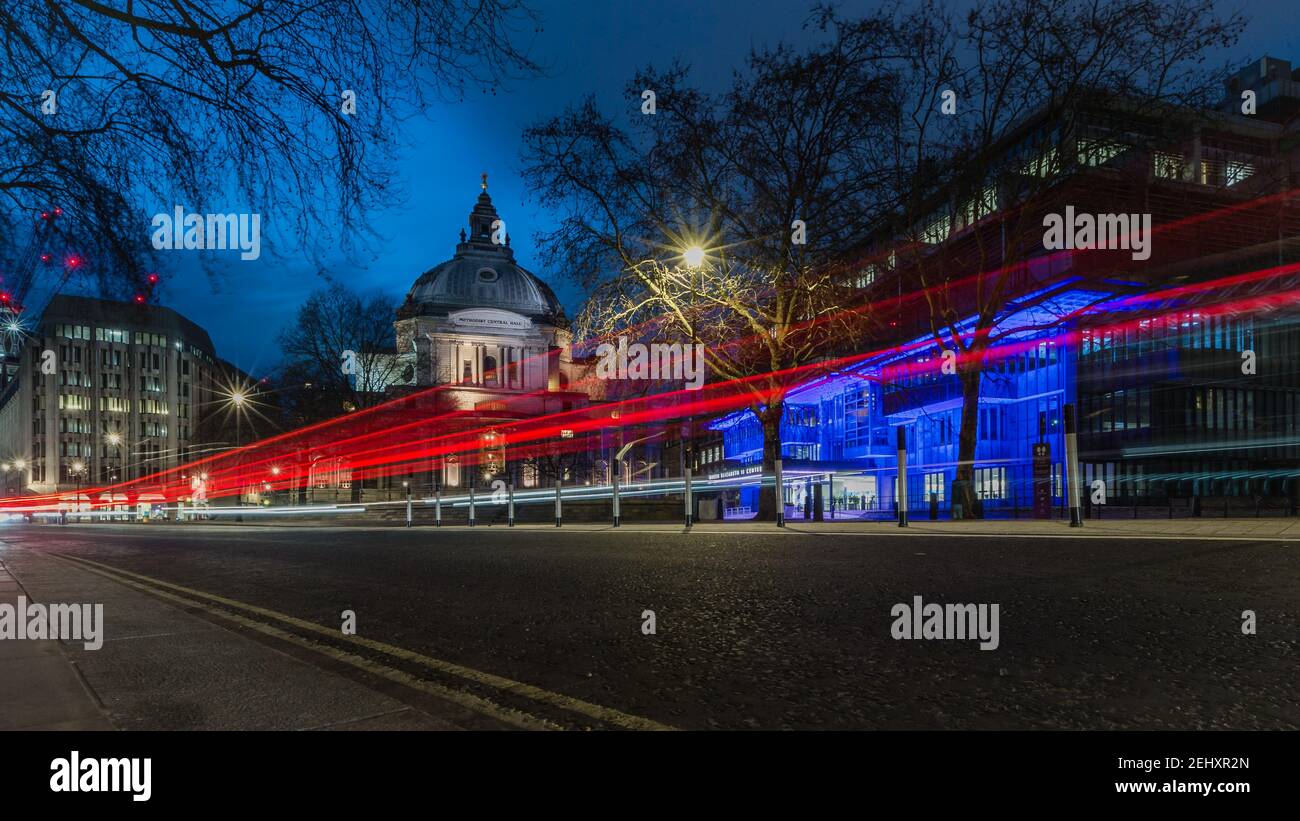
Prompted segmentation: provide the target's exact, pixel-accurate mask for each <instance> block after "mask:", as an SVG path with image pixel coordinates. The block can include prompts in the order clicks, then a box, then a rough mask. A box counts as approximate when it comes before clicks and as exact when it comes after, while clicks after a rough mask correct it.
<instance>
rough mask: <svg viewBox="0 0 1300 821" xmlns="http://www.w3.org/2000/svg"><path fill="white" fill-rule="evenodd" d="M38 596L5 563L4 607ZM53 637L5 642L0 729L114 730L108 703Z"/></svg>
mask: <svg viewBox="0 0 1300 821" xmlns="http://www.w3.org/2000/svg"><path fill="white" fill-rule="evenodd" d="M19 596H25V597H26V598H27V600H29V601H30V600H32V599H33V598H35V597H34V596H33V595H32V592H31V591H30V590H29V589H27V588H26V587H24V586H23V585H22V584H21V583H19V581H18V579H16V578H15V577H14V575H13V573H12V572H11V570H10V568H9V567H8V566H6V564H5V563H4V562H3V561H0V605H9V606H11V607H16V606H17V604H18V598H19ZM59 645H60V642H58V641H56V640H53V639H33V640H23V641H18V640H16V639H15V640H12V641H0V730H111V729H112V728H113V724H112V723H111V722H110V721H109V719H108V717H107V716H106V714H105V712H104V709H103V705H102V704H100V703H99V699H98V698H96V696H95V694H94V693H93V692H92V691H91V690H90V689H89V687H88V686H87V684H86V682H85V679H84V678H83V677H82V675H81V673H80V671H79V670H78V668H77V667H76V665H75V664H74V663H73V662H72V660H71V659H70V658H68V656H67V654H66V653H65V652H64V651H63V649H62V648H61V647H60V646H59Z"/></svg>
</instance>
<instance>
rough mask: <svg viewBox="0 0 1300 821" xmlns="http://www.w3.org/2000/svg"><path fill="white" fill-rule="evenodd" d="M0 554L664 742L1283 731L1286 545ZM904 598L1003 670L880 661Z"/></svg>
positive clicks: (158, 530) (1045, 543)
mask: <svg viewBox="0 0 1300 821" xmlns="http://www.w3.org/2000/svg"><path fill="white" fill-rule="evenodd" d="M6 544H8V545H12V546H17V547H20V548H28V549H32V550H37V551H43V552H49V553H56V554H61V555H68V556H76V557H81V558H85V559H92V560H94V561H96V562H100V563H103V564H104V565H107V566H109V567H112V568H117V569H121V570H126V571H131V572H134V573H138V574H143V575H145V576H148V577H151V578H153V579H159V580H164V581H167V582H171V583H174V584H178V585H183V586H185V587H186V588H189V589H193V590H198V591H204V592H207V593H210V594H216V595H219V596H222V597H226V598H229V599H232V600H235V601H237V602H240V603H244V604H247V605H253V606H257V607H262V608H269V609H271V610H274V611H276V612H278V613H282V614H286V615H289V616H293V617H296V618H298V619H302V620H305V621H308V622H312V623H315V624H319V625H323V626H326V627H330V628H337V627H338V626H339V624H340V619H341V613H342V611H344V610H353V611H355V613H356V619H357V634H358V636H362V637H367V638H370V639H374V640H376V641H380V642H385V643H387V644H391V645H396V646H397V647H400V648H405V649H407V650H411V651H415V652H417V653H420V654H423V655H425V656H428V657H432V658H435V659H439V660H443V661H446V662H451V663H453V664H455V665H463V666H464V667H468V668H471V669H472V670H475V671H482V672H484V673H489V674H494V675H496V676H504V677H507V678H509V679H513V680H515V681H519V682H524V683H526V684H529V685H534V686H535V687H539V688H544V689H545V690H546V691H548V692H550V693H555V694H560V695H563V696H569V697H574V698H578V699H582V700H583V701H586V702H590V703H592V704H595V705H601V706H604V707H609V708H613V709H615V710H618V711H622V712H623V713H626V714H628V715H632V716H640V717H644V718H647V719H651V720H653V721H655V722H660V723H663V724H667V725H671V726H673V727H680V728H765V729H766V728H828V729H829V728H855V729H861V728H926V729H997V728H1079V729H1082V728H1096V729H1119V728H1130V729H1168V728H1177V729H1200V728H1240V729H1252V728H1293V729H1294V728H1297V727H1300V676H1297V675H1296V671H1297V669H1300V652H1298V651H1300V546H1297V545H1296V544H1295V543H1282V542H1267V541H1259V542H1250V541H1173V540H1161V541H1157V540H1148V541H1143V540H1118V539H1117V540H1104V539H1091V540H1085V539H1070V538H1059V537H1048V538H1034V539H999V538H996V537H992V538H982V537H981V538H951V537H949V538H945V537H940V536H927V535H915V536H908V537H898V536H892V535H891V536H889V537H885V536H883V535H882V536H878V537H877V536H870V535H839V534H836V535H829V534H827V535H820V534H819V535H808V534H804V535H799V534H796V533H772V534H770V535H765V534H756V533H734V534H732V533H721V534H703V533H693V534H690V535H684V534H679V533H650V532H638V531H637V530H636V529H635V528H628V529H625V530H623V531H620V532H611V531H604V532H590V531H588V532H579V531H576V530H563V531H550V530H531V531H520V530H514V531H511V530H507V529H505V528H499V527H494V528H490V529H488V528H477V529H475V530H472V531H471V530H468V529H442V530H434V529H431V528H417V529H413V530H406V529H402V528H378V529H364V530H363V529H358V528H355V527H347V528H306V527H293V528H275V527H230V526H227V527H219V526H202V525H194V526H162V525H147V526H139V525H136V526H131V525H108V524H97V525H89V526H67V527H57V526H25V527H24V526H9V527H6V528H4V529H3V530H0V558H2V557H3V552H4V550H5V549H6V547H5V545H6ZM916 595H920V596H922V597H923V600H924V601H925V602H927V603H929V602H934V603H940V604H944V603H984V604H997V605H998V606H999V628H1000V629H999V634H1000V635H999V646H998V648H997V649H996V650H991V651H986V650H981V649H980V648H979V646H978V642H976V641H962V640H929V641H909V640H895V639H894V638H892V636H891V625H892V624H893V621H894V619H893V617H892V616H891V608H893V606H894V605H895V604H899V603H909V604H910V603H911V602H912V601H913V597H914V596H916ZM647 609H649V610H653V611H654V614H655V622H656V633H655V634H654V635H645V634H644V633H643V631H642V625H643V619H642V613H643V611H645V610H647ZM1244 610H1253V611H1255V613H1256V617H1257V620H1258V622H1257V624H1258V626H1257V629H1258V633H1257V634H1256V635H1243V633H1242V629H1241V625H1242V618H1241V614H1242V611H1244ZM430 675H431V674H430Z"/></svg>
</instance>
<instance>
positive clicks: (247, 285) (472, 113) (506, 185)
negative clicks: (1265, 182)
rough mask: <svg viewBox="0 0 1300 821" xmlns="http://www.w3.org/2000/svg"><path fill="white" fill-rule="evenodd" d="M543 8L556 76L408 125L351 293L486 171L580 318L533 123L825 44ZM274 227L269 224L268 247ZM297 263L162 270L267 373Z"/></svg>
mask: <svg viewBox="0 0 1300 821" xmlns="http://www.w3.org/2000/svg"><path fill="white" fill-rule="evenodd" d="M1296 3H1297V0H1249V1H1248V2H1241V3H1238V4H1225V8H1240V9H1242V10H1243V11H1245V13H1246V14H1247V15H1249V16H1250V17H1251V18H1252V19H1251V23H1250V25H1249V27H1248V29H1247V32H1246V36H1245V37H1244V38H1243V40H1242V42H1241V43H1240V44H1239V45H1238V47H1237V48H1235V49H1234V50H1233V51H1232V53H1231V54H1230V55H1229V54H1225V55H1223V56H1224V57H1229V56H1230V57H1232V58H1234V62H1240V63H1245V62H1246V61H1248V60H1250V59H1253V58H1257V57H1259V56H1262V55H1264V54H1270V55H1273V56H1276V57H1280V58H1282V59H1290V60H1292V61H1293V62H1300V24H1298V20H1300V18H1298V17H1297V14H1298V12H1297V6H1296ZM533 5H534V7H535V8H537V9H539V10H540V12H541V13H542V15H543V17H544V31H543V32H542V33H541V34H539V35H537V39H536V40H535V41H534V43H533V47H532V55H533V56H534V57H535V58H536V59H538V60H539V61H540V62H542V63H543V64H544V65H547V66H548V67H549V70H548V72H547V75H546V76H544V77H538V78H533V79H528V80H517V81H513V82H511V83H510V84H509V85H508V86H506V87H503V88H501V89H499V90H498V91H497V93H496V94H495V95H491V94H488V95H479V96H476V97H470V96H469V95H468V94H467V99H466V102H464V103H452V104H444V105H438V106H436V107H434V108H433V109H432V110H431V111H430V113H429V116H428V117H426V118H424V119H421V120H416V121H411V122H409V123H408V124H407V128H408V132H407V134H405V135H404V136H405V139H406V141H407V142H408V143H409V145H410V148H409V149H407V150H406V151H404V152H403V156H402V157H401V159H400V160H399V162H400V166H399V171H400V173H401V174H402V176H403V177H404V178H405V179H406V184H407V186H408V189H409V198H408V199H407V201H405V202H403V203H400V204H399V203H395V204H394V205H395V207H394V208H392V209H390V210H388V211H385V212H380V213H376V214H374V215H373V219H372V224H373V225H375V226H378V230H379V231H380V233H381V234H382V235H383V236H384V237H385V239H384V240H383V241H381V242H379V243H377V244H376V251H377V254H376V255H375V258H374V259H373V260H369V259H368V258H367V260H366V264H365V265H364V266H358V265H350V266H347V267H340V268H339V269H338V270H336V271H335V272H334V273H335V274H336V275H337V276H339V278H340V279H342V280H344V281H346V282H348V283H349V284H350V285H351V286H352V287H353V288H356V289H358V290H362V291H366V290H373V289H379V290H383V291H385V292H387V293H389V294H391V295H392V296H393V297H394V298H395V299H400V297H402V296H404V295H405V293H406V291H407V289H408V288H409V287H410V285H411V283H412V282H413V281H414V280H415V278H416V277H417V276H419V275H420V274H421V273H423V272H424V271H426V270H428V269H429V268H431V267H433V266H434V265H436V264H438V263H439V262H442V261H443V260H445V259H447V258H449V257H450V256H451V254H452V252H453V250H454V246H455V243H456V241H457V234H458V232H459V230H460V228H461V227H462V226H463V225H465V221H466V216H467V215H468V213H469V209H470V207H471V206H472V205H473V201H474V197H475V196H477V194H478V183H479V174H480V173H481V172H483V171H486V172H488V174H489V188H490V193H491V194H492V197H493V200H494V202H495V203H496V206H497V210H498V211H499V212H500V213H501V216H502V218H503V219H505V221H506V224H507V227H508V229H509V233H510V236H511V245H512V246H513V247H514V249H515V253H516V256H517V258H518V259H519V261H520V262H521V264H523V265H524V266H525V267H528V268H530V269H531V270H533V271H534V272H536V273H538V274H540V275H542V276H543V278H545V279H547V280H548V282H550V283H551V285H552V286H553V287H555V288H556V289H557V291H558V292H559V294H560V297H561V299H562V300H563V301H564V303H565V305H566V308H567V309H568V310H569V312H570V314H572V313H574V312H575V311H576V309H577V307H578V305H579V303H580V301H581V295H580V294H579V293H578V292H577V291H576V290H575V289H574V288H573V287H572V286H570V285H569V284H568V283H567V282H565V281H564V279H563V277H562V276H560V274H559V272H552V271H544V270H539V268H538V265H537V264H536V257H535V254H534V253H533V248H532V241H531V238H532V235H533V233H534V231H536V230H538V229H539V228H546V227H549V225H550V217H549V215H548V214H545V213H541V212H539V210H538V208H537V206H536V205H534V204H532V203H531V202H529V197H528V196H527V192H526V191H525V190H524V189H523V186H522V184H521V183H520V181H519V178H518V172H519V166H520V162H519V152H520V145H521V143H520V133H521V131H522V130H523V128H524V127H526V126H527V125H529V124H531V123H533V122H535V121H536V120H538V119H539V118H541V117H544V116H550V115H552V114H554V113H557V112H558V111H559V110H561V109H562V108H563V107H564V106H566V105H568V104H569V103H570V102H572V101H574V100H577V99H578V98H580V97H582V96H583V95H585V94H588V93H595V94H596V95H597V96H598V97H599V98H600V99H601V101H602V102H603V103H604V104H605V106H606V107H607V108H612V107H613V106H614V105H615V104H617V103H618V102H619V101H618V99H617V97H618V95H619V94H621V92H622V90H623V86H624V84H625V83H626V81H627V79H628V78H629V77H630V76H631V74H632V73H633V71H634V70H635V69H636V68H638V67H640V66H644V65H645V64H647V63H650V62H654V63H656V64H666V63H667V62H669V61H670V60H672V59H673V58H679V59H681V60H682V61H684V62H687V63H689V64H690V65H691V66H692V67H693V76H694V77H695V78H696V81H697V82H698V83H699V84H701V85H703V86H705V87H711V88H720V87H722V86H724V85H725V84H726V82H727V81H728V79H729V78H730V75H731V72H732V71H733V70H735V69H737V68H739V67H741V65H742V63H743V61H744V58H745V56H746V54H747V53H748V52H749V50H750V48H751V47H758V46H765V45H775V44H776V43H778V42H780V41H785V42H790V43H793V44H796V45H800V44H807V43H809V42H811V41H812V39H813V38H814V37H815V36H816V33H815V32H808V31H804V30H803V29H802V24H803V21H804V20H805V19H806V17H807V14H808V8H809V4H808V3H805V2H803V0H744V2H728V1H727V0H656V1H655V2H646V1H645V0H611V1H610V2H607V3H594V2H586V0H583V2H552V1H550V0H534V3H533ZM875 5H876V3H875V2H874V0H856V2H855V1H853V0H851V1H850V2H845V3H843V4H842V10H843V11H844V12H845V13H849V14H851V13H853V12H854V11H855V10H857V11H865V10H868V9H870V8H874V7H875ZM963 5H964V4H963ZM476 94H477V92H476ZM269 230H270V229H269V228H267V227H264V230H263V243H264V245H265V243H267V242H268V241H269V238H268V237H267V233H268V231H269ZM279 250H281V251H285V250H287V249H283V248H281V249H279ZM299 258H300V257H299V256H298V255H296V254H294V253H293V252H292V251H289V253H284V254H282V255H280V256H278V257H277V255H274V254H267V253H265V252H264V253H263V256H262V258H261V259H260V260H257V261H256V262H240V263H232V264H229V265H227V266H226V268H225V270H226V273H225V274H224V276H222V277H220V278H219V279H218V280H217V281H210V280H209V279H208V278H207V277H206V276H205V275H204V274H202V273H201V272H199V271H198V270H197V269H196V268H185V269H182V268H180V267H179V266H178V268H177V269H176V270H174V271H170V272H168V271H164V272H163V273H164V274H165V275H166V276H167V279H166V282H165V284H164V287H163V290H162V291H161V292H160V301H161V302H163V303H164V304H167V305H169V306H171V307H174V308H176V309H177V310H179V311H181V312H182V313H184V314H185V315H186V316H188V317H189V318H191V319H193V320H194V321H196V322H198V323H199V324H200V325H202V326H204V327H205V328H207V329H208V331H209V333H211V335H212V337H213V341H214V342H215V343H216V346H217V350H218V352H219V353H220V354H221V355H222V356H223V357H224V358H226V359H229V360H231V361H232V362H234V363H236V364H237V365H239V366H240V367H242V368H244V369H246V370H249V371H251V372H254V373H259V374H260V373H261V372H264V371H266V370H267V369H269V368H270V367H272V366H274V365H275V363H276V362H277V361H278V359H279V354H278V351H277V349H276V345H275V335H276V332H277V331H278V330H279V329H280V328H281V327H283V326H284V325H285V324H286V323H288V322H289V321H290V320H291V319H292V316H293V314H294V313H295V312H296V310H297V308H298V305H299V304H300V303H301V302H302V300H303V299H304V298H305V297H306V295H307V294H308V293H309V292H310V291H311V290H313V289H314V288H317V287H321V286H322V285H324V282H323V281H322V280H320V279H318V278H317V277H316V276H315V275H314V274H313V272H312V271H313V269H312V268H311V267H309V266H307V265H306V264H305V263H296V262H295V260H296V259H299Z"/></svg>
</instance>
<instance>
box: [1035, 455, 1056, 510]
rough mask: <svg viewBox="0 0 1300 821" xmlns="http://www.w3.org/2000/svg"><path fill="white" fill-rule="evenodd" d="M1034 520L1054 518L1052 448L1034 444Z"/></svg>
mask: <svg viewBox="0 0 1300 821" xmlns="http://www.w3.org/2000/svg"><path fill="white" fill-rule="evenodd" d="M1034 518H1035V519H1050V518H1052V446H1051V444H1050V443H1048V442H1036V443H1035V444H1034Z"/></svg>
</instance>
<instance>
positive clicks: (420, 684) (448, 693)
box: [61, 557, 561, 730]
mask: <svg viewBox="0 0 1300 821" xmlns="http://www.w3.org/2000/svg"><path fill="white" fill-rule="evenodd" d="M61 558H67V557H61ZM77 564H78V565H80V562H77ZM82 569H84V570H85V571H86V572H87V573H94V574H96V575H98V576H103V577H104V578H106V579H111V580H112V581H115V582H117V583H118V584H124V585H126V586H127V587H131V588H134V589H136V590H139V591H141V592H144V593H148V594H150V595H153V596H158V597H159V598H163V599H167V600H169V601H173V602H176V603H177V604H182V605H187V606H190V607H197V608H199V609H201V610H203V611H204V612H206V613H211V614H213V615H215V616H218V617H220V618H223V619H227V620H229V621H233V622H235V623H236V624H239V625H241V626H243V627H247V628H249V629H250V630H256V631H257V632H259V633H262V634H263V635H267V636H272V637H273V638H277V639H281V640H284V641H287V642H290V643H292V644H296V645H298V646H300V647H304V648H307V649H308V650H311V651H313V652H316V653H321V654H322V655H326V656H329V657H330V658H333V659H335V660H337V661H342V662H344V663H346V664H350V665H352V666H353V667H357V668H359V669H361V670H363V671H364V672H367V673H371V674H373V675H376V676H379V677H381V678H386V679H388V680H389V681H394V682H397V683H398V684H402V685H404V686H406V687H410V688H412V689H415V690H420V691H422V692H425V693H428V694H430V695H434V696H438V697H439V698H442V699H446V700H447V701H451V702H453V703H455V704H459V705H460V706H462V707H465V708H468V709H470V710H473V711H474V712H477V713H480V714H482V715H486V716H488V717H490V718H495V719H497V720H498V721H503V722H505V723H507V724H510V725H512V726H515V727H520V728H522V729H525V730H557V729H561V728H560V727H558V726H556V725H555V724H553V723H551V722H548V721H546V720H544V719H539V718H536V717H534V716H530V715H528V714H527V713H524V712H521V711H519V710H512V709H510V708H507V707H502V706H501V705H498V704H493V703H492V702H490V701H488V700H487V699H482V698H479V697H478V696H475V695H472V694H470V693H463V692H460V691H459V690H452V689H450V688H448V687H443V686H441V685H439V684H434V683H433V682H428V681H424V680H423V679H418V678H416V677H415V676H412V675H410V674H409V673H403V672H402V671H401V670H394V669H393V668H391V667H387V666H385V665H382V664H379V663H377V662H374V661H371V660H370V659H367V658H363V657H361V656H357V655H354V654H352V653H348V652H346V651H344V650H340V649H338V648H337V647H331V646H330V645H328V644H321V643H320V642H315V641H311V640H310V639H304V638H302V637H301V636H296V635H294V634H292V633H287V632H285V631H283V630H280V629H278V628H275V627H272V626H271V625H269V624H264V623H262V622H259V621H254V620H252V619H249V618H245V617H244V616H241V615H239V614H238V613H231V612H230V611H228V610H222V609H221V608H218V607H212V606H211V605H205V604H202V603H200V602H196V601H194V600H193V599H187V598H185V597H183V596H178V595H176V594H174V593H168V592H167V591H165V590H158V589H156V588H153V587H149V586H148V585H144V584H141V583H139V582H135V581H132V580H130V579H126V578H123V577H121V576H117V575H115V574H113V573H106V572H104V571H102V570H97V569H96V568H93V567H84V566H83V568H82Z"/></svg>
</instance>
